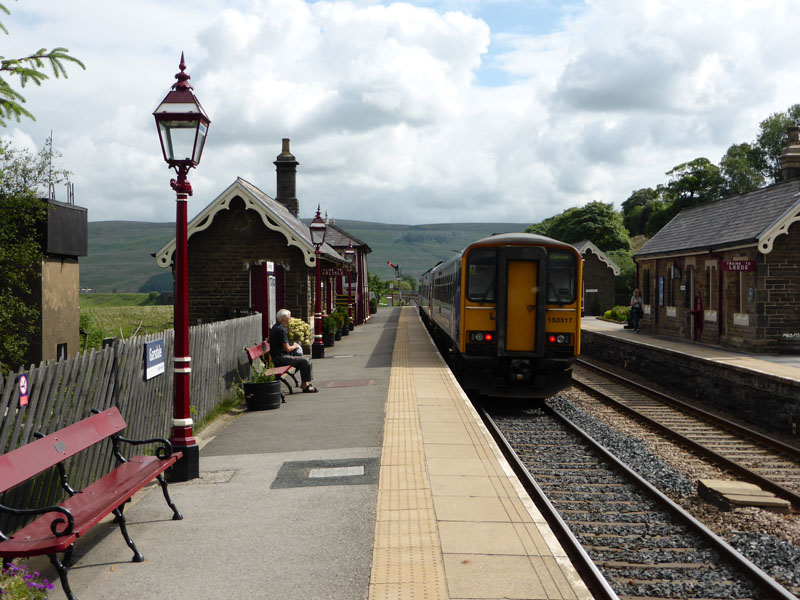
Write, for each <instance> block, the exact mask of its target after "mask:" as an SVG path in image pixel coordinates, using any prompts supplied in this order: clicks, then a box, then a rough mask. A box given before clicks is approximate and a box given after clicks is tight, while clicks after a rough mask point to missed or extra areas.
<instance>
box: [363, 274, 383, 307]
mask: <svg viewBox="0 0 800 600" xmlns="http://www.w3.org/2000/svg"><path fill="white" fill-rule="evenodd" d="M367 281H368V283H369V291H370V292H373V293H374V294H375V299H376V300H377V301H378V302H380V301H381V300H382V299H383V295H384V292H385V291H386V287H385V286H386V284H385V283H384V282H383V281H381V278H380V277H378V276H377V275H375V274H373V273H368V274H367Z"/></svg>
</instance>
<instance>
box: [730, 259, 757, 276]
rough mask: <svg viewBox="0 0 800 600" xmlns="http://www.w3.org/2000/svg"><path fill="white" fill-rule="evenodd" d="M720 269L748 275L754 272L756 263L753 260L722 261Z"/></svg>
mask: <svg viewBox="0 0 800 600" xmlns="http://www.w3.org/2000/svg"><path fill="white" fill-rule="evenodd" d="M721 269H722V270H723V271H738V272H740V273H748V272H750V271H755V270H756V261H754V260H723V261H722V265H721Z"/></svg>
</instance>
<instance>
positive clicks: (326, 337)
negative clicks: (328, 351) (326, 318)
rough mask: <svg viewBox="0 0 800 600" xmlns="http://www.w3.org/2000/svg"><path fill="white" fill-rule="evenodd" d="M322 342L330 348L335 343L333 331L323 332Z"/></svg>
mask: <svg viewBox="0 0 800 600" xmlns="http://www.w3.org/2000/svg"><path fill="white" fill-rule="evenodd" d="M322 343H323V345H324V346H325V347H326V348H330V347H331V346H333V343H334V335H333V334H332V333H325V332H324V331H323V332H322Z"/></svg>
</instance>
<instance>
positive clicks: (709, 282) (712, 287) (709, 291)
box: [704, 261, 717, 310]
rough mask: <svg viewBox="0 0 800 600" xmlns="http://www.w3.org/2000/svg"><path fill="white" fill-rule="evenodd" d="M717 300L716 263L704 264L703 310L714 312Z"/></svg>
mask: <svg viewBox="0 0 800 600" xmlns="http://www.w3.org/2000/svg"><path fill="white" fill-rule="evenodd" d="M716 300H717V263H716V261H713V262H712V261H708V262H706V305H705V306H704V309H705V310H716V308H715V307H716V306H717V304H716Z"/></svg>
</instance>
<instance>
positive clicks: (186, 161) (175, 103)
mask: <svg viewBox="0 0 800 600" xmlns="http://www.w3.org/2000/svg"><path fill="white" fill-rule="evenodd" d="M185 68H186V65H185V64H184V62H183V57H181V65H180V69H181V72H180V73H178V74H177V75H175V78H176V79H177V80H178V82H177V83H175V84H174V85H173V86H172V91H170V92H169V93H168V94H167V95H166V97H165V98H164V99H163V100H162V101H161V104H159V105H158V108H156V110H155V112H154V113H153V116H154V117H155V119H156V124H157V125H158V137H159V140H160V141H161V151H162V152H163V153H164V160H165V161H166V162H167V163H169V164H170V166H175V165H178V164H182V165H185V166H188V167H195V166H197V164H198V163H199V162H200V157H201V156H202V154H203V146H205V143H206V134H207V133H208V126H209V125H210V124H211V120H210V119H209V118H208V115H207V114H206V112H205V110H203V107H202V106H201V105H200V102H199V101H198V100H197V98H196V97H195V95H194V94H193V93H192V86H191V85H189V83H188V79H189V75H188V73H185V72H184V69H185Z"/></svg>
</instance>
